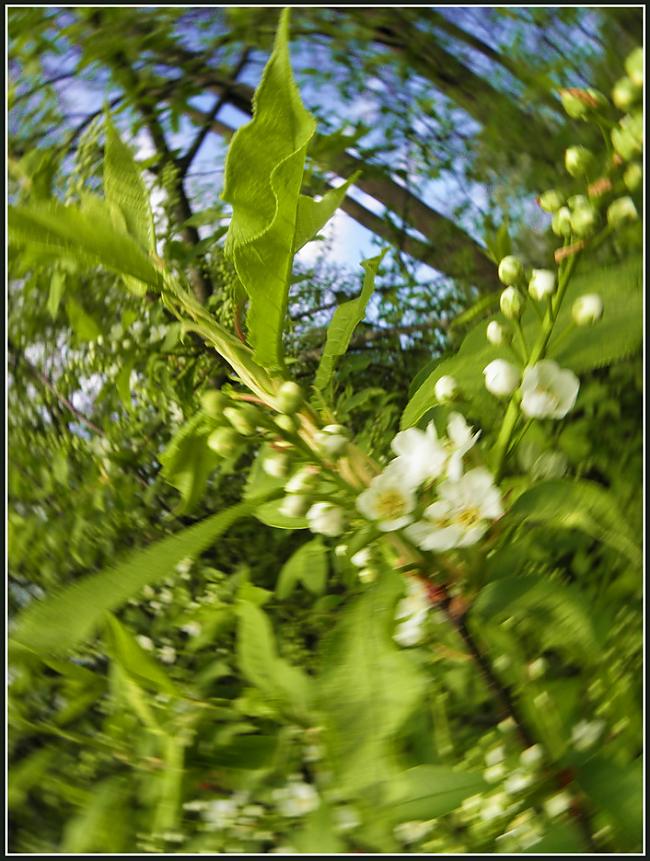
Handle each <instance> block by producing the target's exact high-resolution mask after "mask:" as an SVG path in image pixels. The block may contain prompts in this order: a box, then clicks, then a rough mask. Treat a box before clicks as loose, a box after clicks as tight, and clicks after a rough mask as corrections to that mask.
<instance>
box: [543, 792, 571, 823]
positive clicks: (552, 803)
mask: <svg viewBox="0 0 650 861" xmlns="http://www.w3.org/2000/svg"><path fill="white" fill-rule="evenodd" d="M570 807H571V796H570V795H569V794H568V793H567V792H558V793H557V795H553V796H551V797H550V798H547V799H546V801H545V802H544V810H546V813H547V814H548V815H549V816H550V817H551V818H555V817H556V816H560V815H561V814H562V813H565V812H566V811H567V810H568V809H569V808H570Z"/></svg>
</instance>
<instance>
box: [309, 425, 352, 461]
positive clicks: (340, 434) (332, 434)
mask: <svg viewBox="0 0 650 861" xmlns="http://www.w3.org/2000/svg"><path fill="white" fill-rule="evenodd" d="M314 437H315V439H316V445H317V446H318V447H319V448H320V449H321V451H323V453H324V454H326V455H329V456H330V457H336V456H337V455H339V454H340V453H341V452H342V451H343V449H344V448H345V447H346V445H347V444H348V437H347V431H346V429H345V428H344V427H343V425H326V426H325V427H324V428H323V429H322V430H321V431H317V432H316V433H315V434H314Z"/></svg>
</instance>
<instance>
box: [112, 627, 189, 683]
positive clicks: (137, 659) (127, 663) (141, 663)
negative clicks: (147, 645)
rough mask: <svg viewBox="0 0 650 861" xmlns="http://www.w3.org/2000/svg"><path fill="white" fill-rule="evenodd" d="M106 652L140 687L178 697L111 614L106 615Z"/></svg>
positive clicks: (154, 663) (163, 673)
mask: <svg viewBox="0 0 650 861" xmlns="http://www.w3.org/2000/svg"><path fill="white" fill-rule="evenodd" d="M105 619H106V628H105V636H106V639H107V641H108V650H109V653H110V655H111V657H112V658H113V660H114V661H117V662H118V664H119V665H120V666H121V668H122V669H123V670H124V672H125V673H126V674H127V675H128V676H130V677H131V678H132V679H133V680H134V681H135V682H136V683H137V684H138V685H140V687H143V688H147V689H149V690H154V691H159V692H162V693H165V694H171V695H172V696H179V692H178V691H177V690H176V685H174V684H173V682H172V681H171V679H170V678H169V677H168V676H167V673H165V671H164V670H163V668H162V667H161V666H159V665H158V664H157V663H156V662H155V661H154V660H153V658H152V657H151V656H150V655H148V654H147V653H146V652H145V651H144V649H142V648H141V647H140V645H139V644H138V642H137V640H136V639H135V637H134V636H133V634H132V633H131V632H130V631H129V630H127V629H126V628H125V627H124V625H122V623H121V622H119V621H118V620H117V619H116V618H115V616H114V615H113V614H112V613H106V615H105Z"/></svg>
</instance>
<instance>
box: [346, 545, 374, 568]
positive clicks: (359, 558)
mask: <svg viewBox="0 0 650 861" xmlns="http://www.w3.org/2000/svg"><path fill="white" fill-rule="evenodd" d="M371 561H372V553H371V551H370V548H369V547H363V548H362V549H361V550H358V551H357V552H356V553H354V554H353V555H352V556H351V557H350V562H351V563H352V564H353V565H354V567H355V568H367V567H368V566H369V565H370V563H371Z"/></svg>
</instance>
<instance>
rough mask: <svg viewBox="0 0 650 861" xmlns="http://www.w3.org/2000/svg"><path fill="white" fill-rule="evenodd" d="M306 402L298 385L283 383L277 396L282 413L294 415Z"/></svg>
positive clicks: (288, 382) (289, 382)
mask: <svg viewBox="0 0 650 861" xmlns="http://www.w3.org/2000/svg"><path fill="white" fill-rule="evenodd" d="M303 400H304V395H303V391H302V389H301V388H300V386H299V385H298V384H297V383H293V382H291V381H287V382H286V383H282V385H281V386H280V389H279V391H278V395H277V404H278V409H279V411H280V412H281V413H286V414H287V415H290V416H291V415H293V414H294V413H295V412H297V411H298V410H299V409H300V406H301V405H302V402H303Z"/></svg>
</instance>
